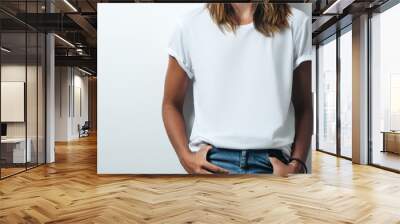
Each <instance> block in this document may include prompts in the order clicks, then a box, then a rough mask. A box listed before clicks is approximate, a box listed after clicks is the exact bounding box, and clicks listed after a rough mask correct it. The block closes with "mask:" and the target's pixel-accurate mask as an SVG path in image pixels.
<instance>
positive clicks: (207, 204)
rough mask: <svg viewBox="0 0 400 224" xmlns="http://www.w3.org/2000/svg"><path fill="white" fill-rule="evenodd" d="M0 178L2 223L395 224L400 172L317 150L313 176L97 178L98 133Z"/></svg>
mask: <svg viewBox="0 0 400 224" xmlns="http://www.w3.org/2000/svg"><path fill="white" fill-rule="evenodd" d="M56 151H57V153H56V158H57V162H56V163H55V164H51V165H46V166H42V167H39V168H36V169H33V170H30V171H28V172H26V173H22V174H19V175H17V176H14V177H11V178H8V179H5V180H3V181H0V223H45V222H47V223H374V224H375V223H385V224H386V223H400V175H398V174H395V173H390V172H387V171H383V170H379V169H377V168H373V167H368V166H359V165H352V164H351V162H350V161H347V160H343V159H337V158H335V157H332V156H329V155H326V154H322V153H318V152H314V155H313V156H314V157H313V158H314V159H313V166H314V168H313V174H312V175H295V176H291V177H289V178H278V177H273V176H229V177H211V176H207V177H204V176H197V177H188V176H186V177H182V176H157V177H156V176H98V175H97V174H96V139H95V138H94V137H90V138H85V139H83V140H80V141H76V142H70V143H68V144H58V145H57V150H56Z"/></svg>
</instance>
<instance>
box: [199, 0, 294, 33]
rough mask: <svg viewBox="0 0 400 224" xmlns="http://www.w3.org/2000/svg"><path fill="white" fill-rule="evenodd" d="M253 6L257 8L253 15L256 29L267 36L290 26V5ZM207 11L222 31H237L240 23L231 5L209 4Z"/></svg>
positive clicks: (264, 3)
mask: <svg viewBox="0 0 400 224" xmlns="http://www.w3.org/2000/svg"><path fill="white" fill-rule="evenodd" d="M253 6H254V7H255V10H254V14H253V23H254V27H255V28H256V30H258V31H259V32H260V33H262V34H264V35H265V36H267V37H269V36H273V35H274V34H275V33H278V32H280V31H281V30H283V29H285V28H287V27H288V26H289V21H288V20H289V16H290V15H291V10H290V7H289V5H287V4H285V3H279V4H272V3H268V1H262V2H255V3H253ZM207 9H208V10H209V12H210V15H211V17H212V19H213V20H214V22H215V23H216V24H217V25H218V26H219V27H220V28H221V30H222V31H224V30H227V31H232V32H235V31H236V29H237V27H238V26H239V21H238V19H237V16H236V14H235V10H234V8H233V6H232V5H231V3H208V4H207Z"/></svg>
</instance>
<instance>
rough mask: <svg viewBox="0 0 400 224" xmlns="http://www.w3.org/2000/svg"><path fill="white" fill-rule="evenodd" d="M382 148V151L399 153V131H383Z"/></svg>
mask: <svg viewBox="0 0 400 224" xmlns="http://www.w3.org/2000/svg"><path fill="white" fill-rule="evenodd" d="M382 134H383V150H382V152H392V153H397V154H400V132H399V131H396V132H395V131H383V132H382Z"/></svg>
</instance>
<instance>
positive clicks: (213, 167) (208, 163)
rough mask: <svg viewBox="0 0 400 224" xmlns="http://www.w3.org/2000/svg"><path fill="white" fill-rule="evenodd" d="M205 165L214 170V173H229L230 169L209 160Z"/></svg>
mask: <svg viewBox="0 0 400 224" xmlns="http://www.w3.org/2000/svg"><path fill="white" fill-rule="evenodd" d="M203 167H204V168H206V169H207V170H210V171H212V172H214V173H224V174H225V173H229V171H228V170H226V169H224V168H222V167H219V166H216V165H214V164H212V163H210V162H207V161H206V162H205V163H204V165H203Z"/></svg>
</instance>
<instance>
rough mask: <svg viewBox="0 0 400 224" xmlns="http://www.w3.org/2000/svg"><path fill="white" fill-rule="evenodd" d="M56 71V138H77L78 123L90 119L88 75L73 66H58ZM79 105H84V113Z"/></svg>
mask: <svg viewBox="0 0 400 224" xmlns="http://www.w3.org/2000/svg"><path fill="white" fill-rule="evenodd" d="M55 73H56V77H55V79H56V80H55V140H56V141H69V140H73V139H77V138H78V137H79V132H78V124H80V125H83V123H84V122H85V121H87V120H88V77H87V76H84V74H83V73H82V72H80V71H79V70H77V69H76V68H72V67H56V71H55ZM79 90H80V95H81V97H80V100H81V103H79V102H78V100H79V97H77V96H78V95H79V93H78V91H79ZM77 105H82V108H81V109H82V113H79V108H78V107H77Z"/></svg>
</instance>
